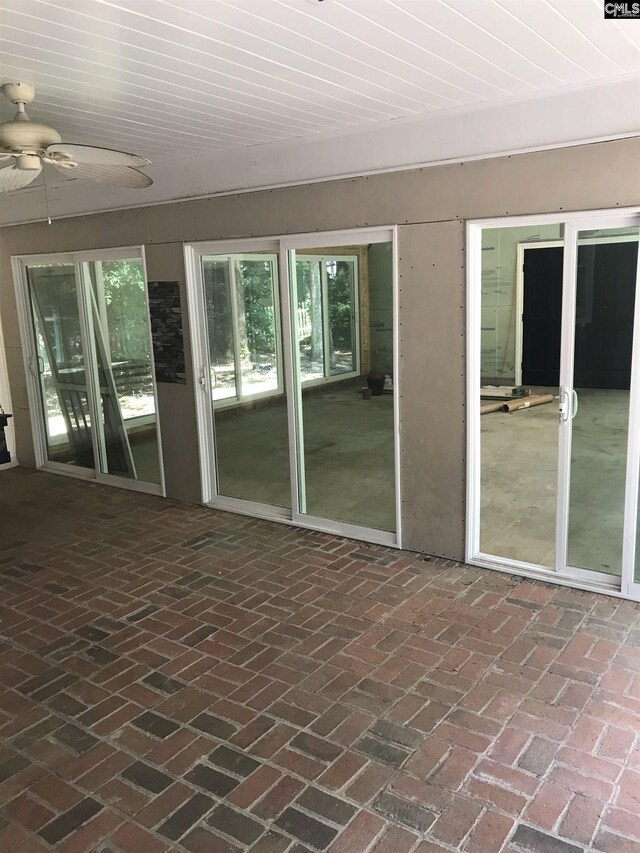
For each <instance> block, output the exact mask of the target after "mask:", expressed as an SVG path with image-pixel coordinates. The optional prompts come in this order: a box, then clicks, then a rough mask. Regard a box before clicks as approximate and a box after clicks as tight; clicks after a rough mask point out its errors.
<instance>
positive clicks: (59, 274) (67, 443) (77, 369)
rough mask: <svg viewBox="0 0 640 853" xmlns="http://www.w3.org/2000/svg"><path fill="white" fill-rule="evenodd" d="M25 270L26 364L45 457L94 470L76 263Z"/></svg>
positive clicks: (84, 339) (34, 267) (90, 411)
mask: <svg viewBox="0 0 640 853" xmlns="http://www.w3.org/2000/svg"><path fill="white" fill-rule="evenodd" d="M25 271H26V277H27V287H28V294H29V304H30V320H31V323H32V326H31V330H30V331H31V335H30V337H31V340H32V344H33V358H32V359H31V361H30V367H31V370H32V371H34V373H35V374H36V376H37V378H38V392H39V396H40V414H41V418H42V425H43V427H44V432H43V437H44V444H45V447H44V451H45V458H46V459H47V460H48V461H49V462H55V463H61V464H64V465H70V466H73V467H74V468H78V469H86V470H93V469H94V468H95V456H94V435H93V417H92V410H91V406H90V396H89V385H88V371H87V359H86V356H85V351H86V337H85V330H84V327H83V324H82V321H81V319H80V318H81V309H80V294H79V288H78V281H77V278H76V269H75V265H74V264H73V263H72V262H59V263H42V264H30V265H29V266H26V267H25ZM33 414H34V415H35V413H33ZM37 416H38V415H36V417H37Z"/></svg>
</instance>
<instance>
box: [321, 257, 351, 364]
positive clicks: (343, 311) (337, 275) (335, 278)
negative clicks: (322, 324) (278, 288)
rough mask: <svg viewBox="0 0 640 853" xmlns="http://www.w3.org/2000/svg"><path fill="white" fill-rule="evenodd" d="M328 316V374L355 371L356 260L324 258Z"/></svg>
mask: <svg viewBox="0 0 640 853" xmlns="http://www.w3.org/2000/svg"><path fill="white" fill-rule="evenodd" d="M324 267H325V274H326V278H327V302H328V315H329V371H330V373H331V376H339V375H340V374H342V373H353V372H355V371H357V370H358V355H359V353H358V333H357V322H358V310H357V308H358V306H357V293H358V288H357V281H358V269H357V261H356V259H355V258H354V259H353V260H343V259H338V258H328V259H326V260H325V261H324Z"/></svg>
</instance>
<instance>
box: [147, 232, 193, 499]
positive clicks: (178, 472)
mask: <svg viewBox="0 0 640 853" xmlns="http://www.w3.org/2000/svg"><path fill="white" fill-rule="evenodd" d="M145 265H146V270H147V280H148V281H177V282H178V284H179V285H180V307H181V309H182V331H183V339H184V348H185V353H184V356H185V373H186V383H185V384H184V385H182V384H173V383H168V382H158V384H157V389H158V421H159V424H160V440H161V443H162V460H163V466H164V479H165V490H166V493H167V495H170V496H171V497H173V498H177V499H178V500H184V501H190V502H192V503H200V496H201V494H202V486H201V482H200V462H199V456H198V427H197V420H196V408H195V399H194V394H195V393H199V392H200V386H199V384H198V383H197V382H194V376H193V359H192V356H191V334H190V330H189V312H188V308H187V295H186V281H185V270H184V250H183V246H182V244H181V243H160V244H153V245H149V246H147V247H146V248H145Z"/></svg>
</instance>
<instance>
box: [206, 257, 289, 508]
mask: <svg viewBox="0 0 640 853" xmlns="http://www.w3.org/2000/svg"><path fill="white" fill-rule="evenodd" d="M198 278H199V283H200V284H201V289H200V288H198V290H199V292H198V294H197V296H196V297H195V298H197V299H199V300H201V304H202V306H203V309H204V316H205V318H206V332H205V338H206V355H207V356H208V358H205V359H204V364H203V365H202V366H201V368H200V370H201V375H202V376H203V377H204V384H203V390H205V391H206V393H207V394H208V396H209V406H210V408H209V411H208V413H207V424H206V426H202V427H201V428H202V429H204V430H205V431H206V432H207V433H208V435H209V437H210V439H211V444H210V446H209V448H208V450H207V454H208V455H211V456H212V457H213V458H212V460H211V461H212V476H213V478H214V480H215V482H214V489H215V494H217V495H219V496H221V497H224V498H232V499H237V500H243V501H249V502H251V503H255V504H266V505H269V506H274V507H279V508H283V507H285V508H290V507H291V485H290V480H289V441H288V417H287V396H286V393H285V389H284V379H283V371H282V334H281V328H280V308H279V300H280V286H279V281H278V254H277V252H273V251H269V250H267V251H264V252H255V253H249V252H246V253H244V254H220V255H217V254H215V255H214V254H208V253H207V254H203V255H201V256H199V264H198Z"/></svg>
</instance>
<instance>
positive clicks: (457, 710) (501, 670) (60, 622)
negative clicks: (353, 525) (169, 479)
mask: <svg viewBox="0 0 640 853" xmlns="http://www.w3.org/2000/svg"><path fill="white" fill-rule="evenodd" d="M0 476H1V478H2V479H1V481H0V482H1V491H0V526H1V539H2V549H1V553H0V587H1V589H2V598H1V604H0V689H1V691H2V692H1V693H0V734H1V736H2V745H1V746H0V800H1V812H0V827H1V831H0V850H2V851H16V853H31V851H44V850H51V849H55V850H60V851H64V853H83V851H99V853H107V851H110V853H118V852H119V851H122V853H133V852H134V851H135V853H162V851H169V850H170V851H182V853H184V851H189V852H190V853H239V851H248V850H251V851H253V853H285V851H287V853H304V851H329V853H364V851H375V853H432V851H438V850H449V851H455V850H464V851H478V853H493V851H496V853H497V851H501V850H513V851H536V853H539V851H551V853H555V851H560V853H563V851H564V853H571V851H580V850H583V849H585V848H586V849H593V850H598V851H610V853H633V851H640V746H639V743H638V731H639V730H640V610H639V608H638V606H637V605H634V604H630V603H628V602H624V601H620V600H617V599H614V598H609V597H604V596H597V595H592V594H587V593H582V592H578V591H573V590H568V589H564V588H561V587H556V586H552V585H545V584H540V583H533V582H529V581H520V580H519V579H517V578H514V577H511V576H509V575H503V574H498V573H495V572H490V571H483V570H479V569H473V568H470V567H467V566H463V565H459V564H456V563H453V562H448V561H445V560H438V559H433V560H430V559H428V558H425V557H424V556H422V555H419V554H412V553H407V552H400V551H393V550H391V549H385V548H379V547H375V546H365V545H362V544H358V543H355V542H352V541H345V540H343V539H340V538H338V537H334V536H329V535H325V534H318V533H311V532H307V531H301V530H297V529H294V528H290V527H287V526H284V525H277V524H270V523H267V522H260V521H254V520H252V519H247V518H241V517H238V516H234V515H229V514H225V513H217V512H214V511H212V510H208V509H205V508H200V507H194V506H187V505H183V504H179V503H176V502H173V501H168V500H162V499H160V498H154V497H148V496H144V495H139V494H134V493H130V492H123V491H119V490H116V489H109V488H106V487H101V486H95V485H89V484H86V483H83V482H80V481H76V480H72V479H67V478H63V477H56V476H52V475H46V474H42V473H36V472H32V471H27V470H23V469H15V470H10V471H7V472H4V473H3V474H2V475H0ZM425 523H428V520H425Z"/></svg>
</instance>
